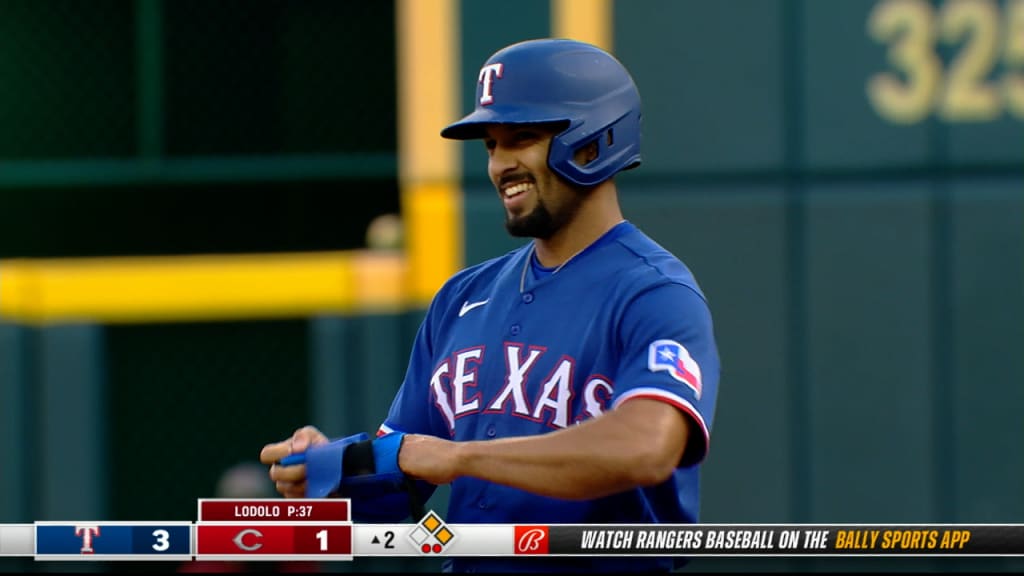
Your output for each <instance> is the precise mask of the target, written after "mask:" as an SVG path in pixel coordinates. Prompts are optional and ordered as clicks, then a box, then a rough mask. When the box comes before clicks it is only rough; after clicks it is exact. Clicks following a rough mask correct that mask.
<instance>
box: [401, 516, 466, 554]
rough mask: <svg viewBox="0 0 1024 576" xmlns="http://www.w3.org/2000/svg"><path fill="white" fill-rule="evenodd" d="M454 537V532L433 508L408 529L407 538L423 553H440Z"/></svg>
mask: <svg viewBox="0 0 1024 576" xmlns="http://www.w3.org/2000/svg"><path fill="white" fill-rule="evenodd" d="M454 539H455V533H454V532H452V530H451V529H450V528H449V527H448V526H447V525H446V524H445V523H444V521H443V520H441V518H440V517H439V516H438V515H437V514H435V513H434V511H433V510H431V511H430V512H428V513H427V515H426V516H424V517H423V519H422V520H420V521H419V523H418V524H417V525H416V527H415V528H413V529H412V530H411V531H409V540H410V541H411V542H412V543H413V544H415V545H416V547H417V548H418V549H419V551H420V552H421V553H423V554H440V553H441V552H444V549H445V548H446V547H447V546H448V544H450V543H451V542H452V540H454Z"/></svg>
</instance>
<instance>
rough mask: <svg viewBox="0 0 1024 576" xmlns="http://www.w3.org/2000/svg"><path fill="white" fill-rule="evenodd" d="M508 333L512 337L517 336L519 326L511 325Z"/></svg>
mask: <svg viewBox="0 0 1024 576" xmlns="http://www.w3.org/2000/svg"><path fill="white" fill-rule="evenodd" d="M509 332H511V333H512V335H513V336H515V335H516V334H519V324H513V325H512V328H509Z"/></svg>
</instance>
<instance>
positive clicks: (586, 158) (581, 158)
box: [573, 140, 598, 166]
mask: <svg viewBox="0 0 1024 576" xmlns="http://www.w3.org/2000/svg"><path fill="white" fill-rule="evenodd" d="M597 154H598V146H597V140H594V141H593V142H591V143H590V144H587V145H586V146H583V147H582V148H579V149H578V150H576V153H575V154H573V161H574V162H576V165H577V166H586V165H587V164H590V163H591V162H593V161H594V160H596V159H597Z"/></svg>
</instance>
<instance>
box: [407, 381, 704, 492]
mask: <svg viewBox="0 0 1024 576" xmlns="http://www.w3.org/2000/svg"><path fill="white" fill-rule="evenodd" d="M686 434H687V427H686V424H685V420H684V419H683V416H682V415H681V414H680V413H679V412H678V411H676V409H675V408H673V407H671V406H669V405H667V404H663V403H660V402H656V401H653V400H634V401H631V402H628V403H626V404H625V405H623V406H622V407H620V408H619V409H617V410H615V411H613V412H610V413H608V414H605V415H604V416H602V417H600V418H597V419H594V420H589V421H587V422H584V423H583V424H580V425H578V426H573V427H570V428H567V429H564V430H559V431H556V432H552V433H550V434H545V435H541V436H527V437H520V438H504V439H500V440H490V441H476V442H446V441H437V440H436V439H435V440H431V439H428V438H422V439H421V441H413V442H409V443H408V445H403V448H402V453H403V454H402V469H403V470H405V471H406V472H407V473H409V474H412V475H414V476H418V477H421V478H424V479H426V480H428V481H432V482H448V481H451V480H453V479H455V478H458V477H460V476H471V477H474V478H480V479H482V480H488V481H491V482H495V483H497V484H504V485H506V486H513V487H515V488H520V489H522V490H526V491H528V492H532V493H534V494H540V495H543V496H551V497H557V498H565V499H590V498H598V497H601V496H607V495H609V494H614V493H616V492H621V491H623V490H627V489H630V488H634V487H636V486H646V485H653V484H656V483H658V482H661V481H663V480H665V479H666V478H667V477H668V476H669V474H671V472H672V470H673V469H674V468H675V466H676V464H677V463H678V462H679V458H680V457H681V455H682V450H683V447H684V446H685V444H686ZM407 452H408V453H407Z"/></svg>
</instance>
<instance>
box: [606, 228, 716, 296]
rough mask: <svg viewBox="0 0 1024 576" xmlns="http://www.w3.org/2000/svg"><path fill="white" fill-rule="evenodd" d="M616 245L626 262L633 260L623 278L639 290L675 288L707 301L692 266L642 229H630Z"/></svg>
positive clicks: (619, 237)
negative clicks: (668, 286)
mask: <svg viewBox="0 0 1024 576" xmlns="http://www.w3.org/2000/svg"><path fill="white" fill-rule="evenodd" d="M616 243H617V244H618V245H619V246H620V247H621V249H622V250H623V252H624V254H625V255H626V258H628V259H630V260H632V262H631V263H630V266H629V267H628V268H627V269H626V270H625V271H624V274H625V275H626V278H627V279H628V280H629V282H630V283H631V284H634V286H635V287H636V289H644V288H650V287H654V286H663V285H674V286H680V287H685V288H687V289H689V290H692V291H693V292H695V293H696V294H697V295H698V296H700V297H701V299H704V298H705V297H704V292H703V291H702V290H701V288H700V285H699V284H698V283H697V279H696V277H695V276H694V274H693V272H692V271H691V270H690V268H689V266H687V265H686V264H685V263H684V262H683V261H682V260H681V259H680V258H679V257H678V256H676V255H675V254H673V253H672V252H671V251H670V250H668V249H667V248H665V247H664V246H662V245H661V244H659V243H658V242H656V241H655V240H654V239H653V238H651V237H650V236H648V235H647V234H646V233H644V232H643V231H641V230H640V229H639V228H637V227H635V226H632V227H630V228H629V229H627V231H626V233H624V234H621V235H619V236H618V237H617V238H616Z"/></svg>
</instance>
